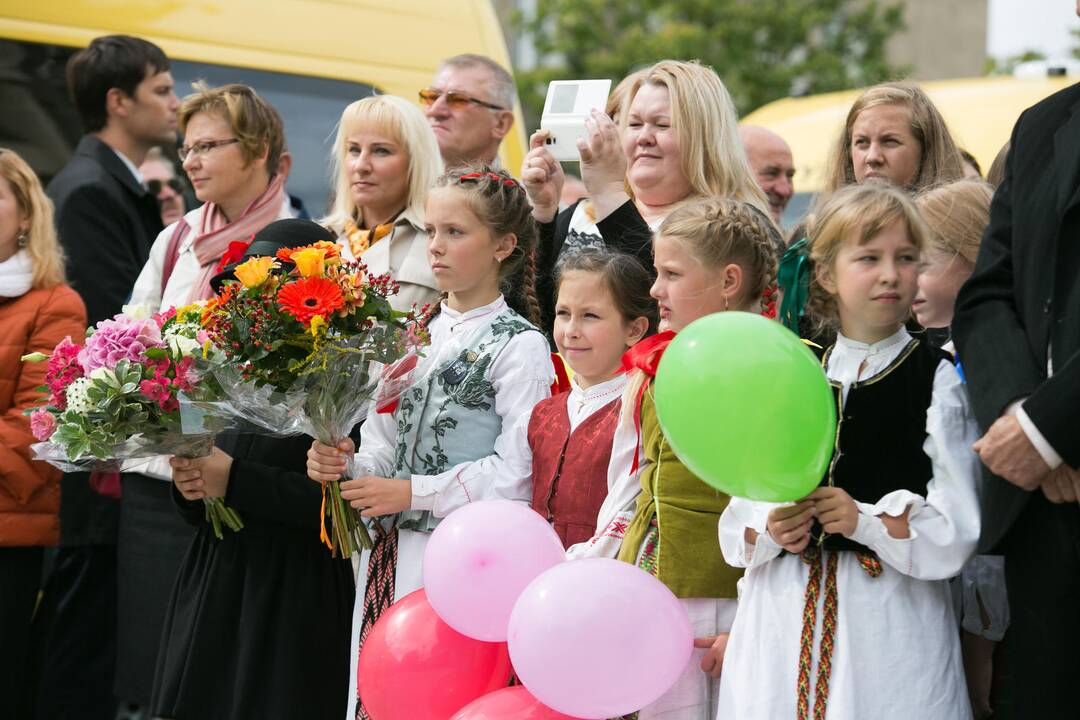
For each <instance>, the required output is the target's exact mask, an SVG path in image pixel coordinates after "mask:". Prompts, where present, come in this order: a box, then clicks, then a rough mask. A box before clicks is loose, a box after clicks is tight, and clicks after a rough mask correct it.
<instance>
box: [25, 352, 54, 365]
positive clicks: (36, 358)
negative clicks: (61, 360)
mask: <svg viewBox="0 0 1080 720" xmlns="http://www.w3.org/2000/svg"><path fill="white" fill-rule="evenodd" d="M19 359H20V360H22V361H23V362H29V363H39V362H41V361H42V360H48V359H49V356H48V355H46V354H45V353H40V352H32V353H27V354H26V355H23V356H22V357H21V358H19Z"/></svg>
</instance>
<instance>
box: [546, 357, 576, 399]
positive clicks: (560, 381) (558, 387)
mask: <svg viewBox="0 0 1080 720" xmlns="http://www.w3.org/2000/svg"><path fill="white" fill-rule="evenodd" d="M551 365H552V367H554V368H555V382H553V383H551V394H552V395H558V394H559V393H564V392H570V389H571V388H570V375H569V374H568V373H567V372H566V363H565V361H564V360H563V359H562V356H560V355H559V353H551Z"/></svg>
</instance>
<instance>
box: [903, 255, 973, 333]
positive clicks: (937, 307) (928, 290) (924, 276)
mask: <svg viewBox="0 0 1080 720" xmlns="http://www.w3.org/2000/svg"><path fill="white" fill-rule="evenodd" d="M972 270H974V267H972V265H971V263H970V262H968V261H967V260H965V259H964V258H963V257H961V256H960V255H958V254H956V253H949V252H945V251H942V250H940V249H938V248H928V249H927V250H926V251H924V252H923V254H922V262H921V263H920V264H919V291H918V292H917V293H915V302H914V303H913V304H912V306H911V309H912V310H914V311H915V317H916V319H918V321H919V324H920V325H922V326H923V327H928V328H942V327H949V325H951V324H952V318H953V309H954V308H955V306H956V296H957V295H958V294H959V292H960V286H961V285H963V284H964V282H965V281H966V280H967V279H968V278H969V277H971V271H972Z"/></svg>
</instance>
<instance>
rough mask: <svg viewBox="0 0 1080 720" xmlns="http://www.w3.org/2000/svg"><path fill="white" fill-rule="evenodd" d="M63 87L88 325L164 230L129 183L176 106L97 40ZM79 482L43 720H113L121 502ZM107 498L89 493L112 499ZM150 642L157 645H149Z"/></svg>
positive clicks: (51, 623)
mask: <svg viewBox="0 0 1080 720" xmlns="http://www.w3.org/2000/svg"><path fill="white" fill-rule="evenodd" d="M67 71H68V86H69V89H70V91H71V95H72V98H73V99H74V101H75V105H76V108H77V110H78V112H79V117H80V119H81V121H82V124H83V129H84V130H85V131H86V133H87V134H86V135H85V136H84V137H83V138H82V140H81V141H80V142H79V145H78V147H77V148H76V150H75V155H74V156H73V157H72V158H71V160H70V161H69V162H68V164H67V165H66V166H65V167H64V169H63V170H61V171H60V172H59V173H58V174H57V175H56V177H55V178H54V179H53V181H52V182H51V183H50V184H49V187H48V189H47V192H48V194H49V196H50V197H51V198H52V201H53V203H54V204H55V206H56V223H57V229H58V232H59V235H60V242H61V244H62V245H63V247H64V251H65V253H66V254H67V261H68V262H67V270H68V277H69V278H70V280H71V285H72V287H74V288H75V290H77V291H78V292H79V294H80V295H81V296H82V298H83V301H84V302H85V303H86V308H87V312H88V316H89V320H90V323H91V324H93V323H96V322H97V321H99V320H102V319H104V318H108V317H112V316H113V315H115V314H116V313H118V312H120V310H121V307H122V306H123V304H124V302H126V300H127V298H128V297H129V295H130V293H131V288H132V286H133V285H134V284H135V279H136V277H138V274H139V271H140V270H142V267H143V265H144V264H145V263H146V259H147V257H148V255H149V253H150V246H151V244H152V243H153V241H154V238H155V237H156V236H157V234H158V233H159V232H161V230H162V225H161V216H160V211H159V208H158V205H157V201H156V199H155V198H154V196H153V195H151V194H150V193H149V192H147V190H146V188H145V187H144V186H143V181H142V177H141V176H140V174H139V172H138V167H139V165H141V164H142V162H143V160H144V159H145V157H146V153H147V152H148V151H149V150H150V148H152V147H153V146H155V145H169V146H173V145H175V143H176V127H177V109H178V108H179V101H178V100H177V97H176V94H175V93H174V92H173V80H172V75H171V74H170V73H169V60H168V58H166V57H165V54H164V53H163V52H162V51H161V49H160V48H158V47H157V46H156V45H154V44H153V43H149V42H147V41H145V40H141V39H139V38H134V37H128V36H123V35H113V36H108V37H101V38H97V39H95V40H94V41H93V42H91V43H90V45H89V47H87V48H86V49H84V50H81V51H79V52H77V53H75V54H74V55H73V56H72V57H71V60H70V61H69V63H68V68H67ZM89 480H90V478H89V477H88V475H87V474H85V473H72V474H67V475H65V476H64V478H63V480H62V482H61V501H60V549H59V551H58V553H57V557H56V560H55V565H54V568H53V572H52V574H51V576H50V578H49V580H48V582H47V585H46V592H45V598H44V602H43V612H44V613H45V614H46V615H47V616H50V617H49V619H48V621H47V622H48V625H47V627H46V628H45V632H46V634H47V635H46V638H45V639H44V650H43V653H44V664H43V667H42V676H41V686H40V690H39V693H38V716H39V717H41V718H50V719H55V718H67V717H79V718H88V719H91V718H92V719H93V720H97V719H98V718H101V719H102V720H113V718H114V717H115V714H116V707H115V705H116V703H115V699H114V698H113V672H114V667H113V666H114V663H115V653H116V632H117V630H116V605H117V593H116V585H117V576H116V537H117V521H118V516H119V507H118V502H117V500H116V499H115V493H114V497H111V498H110V497H107V496H106V495H105V494H102V493H101V492H98V491H95V490H93V489H91V487H90V483H89ZM111 482H112V483H113V485H114V487H113V488H101V487H99V488H98V490H105V491H106V493H108V492H109V490H113V491H115V490H116V489H117V488H116V487H115V483H116V478H115V477H114V478H112V479H111ZM147 641H148V642H156V638H148V639H147Z"/></svg>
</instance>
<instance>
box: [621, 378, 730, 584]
mask: <svg viewBox="0 0 1080 720" xmlns="http://www.w3.org/2000/svg"><path fill="white" fill-rule="evenodd" d="M641 443H642V447H643V448H644V450H645V457H646V458H648V460H649V463H648V465H646V466H645V469H644V470H642V472H641V494H640V495H638V500H637V507H636V508H635V510H634V517H633V519H632V520H631V521H630V525H629V527H628V528H627V529H626V535H625V537H624V538H623V543H622V547H621V549H620V550H619V559H620V560H623V561H625V562H629V563H637V559H638V553H639V552H640V550H641V546H642V544H643V543H644V541H645V536H646V534H647V533H648V530H649V523H650V522H651V521H652V519H653V517H655V518H656V524H657V529H658V530H659V543H658V547H657V549H656V576H657V577H658V578H659V579H660V581H661V582H663V583H664V584H665V585H667V586H668V588H669V589H670V590H671V591H672V592H673V593H675V595H676V596H678V597H680V598H734V597H738V592H737V588H736V584H737V583H738V581H739V578H740V577H742V570H740V569H738V568H733V567H731V566H730V565H728V564H727V563H725V562H724V556H723V554H721V552H720V541H719V539H718V538H717V532H718V530H717V528H718V527H719V523H720V513H722V512H724V508H726V507H727V504H728V502H729V501H730V499H731V498H729V497H728V496H727V495H724V494H723V493H721V492H718V491H717V490H714V489H713V488H711V487H709V486H708V485H706V484H705V483H704V482H703V481H702V480H701V479H700V478H698V477H697V476H696V475H694V474H693V473H692V472H690V471H689V470H688V469H687V468H686V466H685V465H683V464H682V461H680V460H679V458H678V457H676V455H675V451H674V450H672V449H671V445H670V444H668V442H667V440H666V439H665V438H664V434H663V432H661V430H660V424H659V422H657V419H656V406H655V404H654V402H653V393H652V388H649V390H648V391H647V392H646V393H645V397H644V399H643V402H642V404H641Z"/></svg>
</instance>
